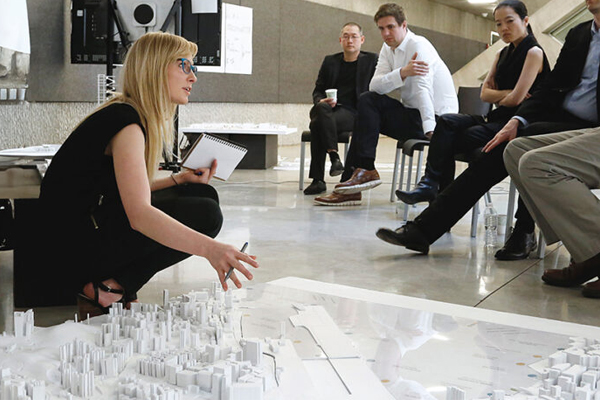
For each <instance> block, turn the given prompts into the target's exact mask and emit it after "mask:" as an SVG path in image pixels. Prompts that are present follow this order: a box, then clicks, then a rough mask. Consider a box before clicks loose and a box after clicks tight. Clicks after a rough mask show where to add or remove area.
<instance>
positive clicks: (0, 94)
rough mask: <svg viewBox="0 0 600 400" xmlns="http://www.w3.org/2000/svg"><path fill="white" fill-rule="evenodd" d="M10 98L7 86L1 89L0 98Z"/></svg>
mask: <svg viewBox="0 0 600 400" xmlns="http://www.w3.org/2000/svg"><path fill="white" fill-rule="evenodd" d="M6 99H8V92H7V91H6V89H5V88H2V89H0V100H6Z"/></svg>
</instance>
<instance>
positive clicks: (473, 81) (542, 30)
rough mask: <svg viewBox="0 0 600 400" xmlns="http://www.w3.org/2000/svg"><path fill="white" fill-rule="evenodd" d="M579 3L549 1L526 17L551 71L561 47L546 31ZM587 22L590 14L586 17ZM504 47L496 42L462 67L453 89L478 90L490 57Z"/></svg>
mask: <svg viewBox="0 0 600 400" xmlns="http://www.w3.org/2000/svg"><path fill="white" fill-rule="evenodd" d="M584 4H585V3H584V2H582V1H581V0H551V1H549V2H548V3H546V4H545V5H544V6H543V7H541V8H540V9H539V10H538V11H536V12H535V13H534V14H532V15H530V16H529V23H530V24H531V27H532V28H533V32H534V34H535V36H536V38H537V40H538V42H539V43H540V45H541V46H542V48H543V49H544V51H545V53H546V56H547V57H548V61H549V62H550V65H551V66H552V67H554V63H555V62H556V58H557V57H558V54H559V53H560V49H561V48H562V43H561V42H559V41H558V40H557V39H555V38H554V37H553V36H552V35H550V31H551V30H552V29H553V28H554V27H556V26H557V25H558V24H559V23H560V22H562V21H563V20H564V19H565V18H566V16H568V15H571V14H572V13H573V11H575V10H576V9H578V8H580V7H582V5H584ZM590 19H592V14H591V13H590ZM504 46H506V43H504V42H502V41H498V42H496V43H494V45H493V46H491V47H490V48H489V49H487V50H486V51H484V52H483V53H481V54H479V55H478V56H477V57H475V58H473V60H471V61H470V62H469V63H467V64H466V65H465V66H464V67H462V68H461V69H460V70H458V71H457V72H456V73H454V74H453V76H452V77H453V79H454V86H455V87H459V86H479V85H480V84H481V83H482V81H483V78H485V76H486V75H487V73H488V71H489V70H490V66H491V65H492V63H493V62H494V57H495V55H496V53H497V52H498V51H500V49H502V48H503V47H504Z"/></svg>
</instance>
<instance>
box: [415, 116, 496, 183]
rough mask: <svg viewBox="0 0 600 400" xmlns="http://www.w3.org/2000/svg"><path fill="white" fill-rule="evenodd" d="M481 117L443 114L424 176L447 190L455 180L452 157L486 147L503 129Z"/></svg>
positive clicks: (430, 147)
mask: <svg viewBox="0 0 600 400" xmlns="http://www.w3.org/2000/svg"><path fill="white" fill-rule="evenodd" d="M504 123H505V121H502V122H489V123H488V122H486V121H485V119H484V118H483V117H482V116H481V115H467V114H444V115H442V116H441V117H439V118H438V120H437V123H436V125H435V131H434V133H433V137H432V138H431V143H430V145H429V152H428V155H427V165H426V167H425V175H426V176H427V177H428V178H430V179H432V180H434V181H435V182H437V183H439V184H440V187H442V188H443V187H446V186H447V185H448V184H450V182H452V180H454V173H455V165H456V162H455V160H454V156H455V155H456V154H461V153H469V152H472V151H473V150H475V149H478V148H481V147H483V146H485V144H486V143H487V142H489V141H490V140H491V139H492V138H493V137H494V135H495V134H496V133H498V131H499V130H500V129H502V127H503V126H504Z"/></svg>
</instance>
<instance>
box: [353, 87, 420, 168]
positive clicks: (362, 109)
mask: <svg viewBox="0 0 600 400" xmlns="http://www.w3.org/2000/svg"><path fill="white" fill-rule="evenodd" d="M380 133H383V134H384V135H386V136H390V137H392V138H394V139H397V140H408V139H425V135H424V134H423V123H422V122H421V114H420V113H419V110H417V109H415V108H408V107H405V106H404V105H402V103H401V102H399V101H398V100H396V99H393V98H391V97H389V96H387V95H382V94H377V93H375V92H366V93H363V94H362V95H361V96H360V98H359V99H358V118H357V119H356V123H355V128H354V132H353V134H352V143H351V144H350V150H349V152H348V157H347V159H346V163H345V164H346V165H345V170H344V175H343V176H342V180H347V179H349V178H350V176H351V175H352V171H353V170H354V168H355V167H361V160H364V159H370V160H375V154H376V152H377V143H378V142H379V134H380ZM362 168H364V166H363V167H362ZM344 178H345V179H344Z"/></svg>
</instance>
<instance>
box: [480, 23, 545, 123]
mask: <svg viewBox="0 0 600 400" xmlns="http://www.w3.org/2000/svg"><path fill="white" fill-rule="evenodd" d="M534 46H537V47H539V48H540V49H542V47H541V46H540V45H539V44H538V42H537V40H536V39H535V36H533V35H532V34H529V35H527V36H526V37H525V38H524V39H523V40H522V41H521V43H519V45H518V46H517V47H515V46H514V45H513V44H512V43H511V44H509V45H508V46H506V47H504V48H503V49H502V50H501V51H500V57H499V58H498V64H496V76H495V79H494V81H495V83H496V88H497V89H498V90H512V89H514V88H515V86H516V85H517V82H518V81H519V77H520V76H521V71H522V70H523V65H524V64H525V59H526V58H527V52H528V51H529V50H530V49H531V48H532V47H534ZM543 51H544V49H542V52H543ZM549 72H550V64H549V63H548V59H547V58H546V53H544V61H543V67H542V72H540V73H539V74H538V75H537V77H536V78H535V81H534V82H533V85H531V88H530V89H529V93H533V92H534V91H535V90H536V89H537V88H538V86H539V85H540V84H541V82H543V80H544V79H545V78H546V76H547V75H548V73H549ZM518 108H519V106H517V107H504V106H499V107H497V108H495V109H494V110H492V111H491V112H490V113H489V114H488V121H490V122H503V121H508V120H509V119H510V118H511V117H512V116H513V115H515V113H516V112H517V109H518Z"/></svg>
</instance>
